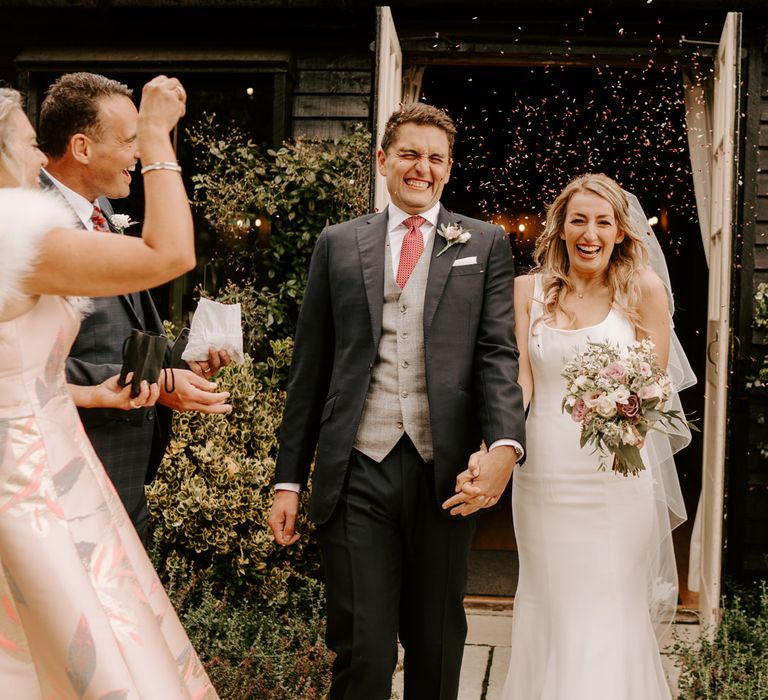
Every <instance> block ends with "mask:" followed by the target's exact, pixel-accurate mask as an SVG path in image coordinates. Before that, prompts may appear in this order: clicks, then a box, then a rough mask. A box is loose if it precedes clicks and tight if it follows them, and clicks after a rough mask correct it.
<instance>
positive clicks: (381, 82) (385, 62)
mask: <svg viewBox="0 0 768 700" xmlns="http://www.w3.org/2000/svg"><path fill="white" fill-rule="evenodd" d="M402 76H403V53H402V51H401V50H400V41H399V40H398V38H397V30H396V29H395V23H394V21H393V19H392V12H391V11H390V9H389V7H386V6H385V7H377V8H376V89H375V93H374V100H373V118H374V124H373V127H374V128H373V137H374V139H375V141H374V143H373V144H372V146H373V149H374V151H375V150H376V149H378V147H379V144H380V143H381V137H382V135H383V134H384V126H385V125H386V123H387V119H388V118H389V115H390V114H392V112H394V111H395V110H396V109H397V107H398V105H399V104H400V101H401V100H402V93H403V87H402V84H403V81H402ZM371 181H372V187H373V192H372V200H373V208H374V209H375V210H376V211H382V210H383V209H384V207H386V206H387V203H388V202H389V195H388V194H387V183H386V180H385V179H384V176H383V175H380V174H379V170H378V168H377V167H376V159H375V158H374V159H373V176H372V178H371Z"/></svg>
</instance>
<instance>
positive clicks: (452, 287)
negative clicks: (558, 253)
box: [275, 207, 525, 523]
mask: <svg viewBox="0 0 768 700" xmlns="http://www.w3.org/2000/svg"><path fill="white" fill-rule="evenodd" d="M454 223H455V224H459V225H462V226H463V227H464V228H465V229H469V230H470V231H471V233H472V237H471V239H470V240H469V241H468V242H467V243H465V244H457V245H454V246H452V247H451V248H449V249H448V250H447V251H446V252H445V253H443V254H441V255H439V256H438V253H439V252H440V250H441V249H442V247H443V244H444V240H443V239H442V238H438V239H436V241H435V246H434V250H433V253H432V255H433V258H432V260H431V261H430V269H429V278H428V281H427V290H426V295H425V299H424V317H423V324H424V345H425V356H426V374H427V394H428V397H427V398H428V402H429V409H430V419H431V423H432V436H433V447H434V473H435V501H436V507H439V504H440V503H441V502H442V501H443V500H445V499H446V498H448V497H449V496H450V495H452V494H453V492H454V486H455V479H456V475H457V474H459V473H460V472H461V471H463V470H464V469H466V467H467V460H468V458H469V455H470V454H471V453H472V452H474V451H475V450H477V449H478V447H479V445H480V441H481V439H484V440H485V441H486V443H487V444H491V443H492V442H494V441H495V440H498V439H501V438H511V439H514V440H517V441H518V442H520V444H521V445H523V446H524V444H525V438H524V435H525V418H524V413H523V399H522V392H521V390H520V387H519V386H518V384H517V358H518V352H517V347H516V345H515V339H514V314H513V303H512V287H513V279H514V266H513V263H512V255H511V250H510V246H509V242H508V240H507V238H506V235H505V233H504V231H503V230H502V229H501V228H500V227H498V226H494V225H492V224H489V223H487V222H483V221H478V220H475V219H469V218H466V217H461V216H459V215H456V214H452V213H450V212H448V211H447V210H445V209H444V208H442V207H441V209H440V214H439V217H438V228H439V227H440V226H441V225H442V224H447V225H450V224H454ZM435 235H439V234H437V233H436V234H435ZM386 238H387V213H386V212H383V213H379V214H369V215H366V216H363V217H360V218H358V219H355V220H353V221H349V222H345V223H343V224H338V225H335V226H330V227H328V228H326V229H325V230H324V231H323V232H322V234H321V235H320V237H319V239H318V241H317V245H316V248H315V251H314V254H313V256H312V262H311V264H310V269H309V279H308V284H307V290H306V293H305V295H304V301H303V304H302V308H301V312H300V314H299V322H298V326H297V331H296V341H295V348H294V355H293V362H292V366H291V373H290V378H289V383H288V395H287V400H286V407H285V413H284V417H283V424H282V427H281V430H280V438H281V440H280V451H279V455H278V459H277V466H276V475H275V480H276V481H277V482H293V483H301V484H306V483H307V480H308V478H309V472H310V466H311V463H312V457H313V454H314V452H315V448H317V455H316V459H315V469H314V474H313V476H312V501H311V506H310V516H311V518H312V519H313V520H314V521H315V522H316V523H323V522H325V520H327V519H328V518H329V517H330V515H331V514H332V512H333V510H334V508H335V506H336V503H337V502H338V499H339V496H340V494H341V491H342V487H343V484H344V479H345V476H346V472H347V466H348V463H349V458H350V455H351V451H352V445H353V443H354V439H355V435H356V433H357V428H358V424H359V421H360V416H361V413H362V409H363V404H364V402H365V396H366V393H367V391H368V385H369V382H370V377H371V370H372V368H373V364H374V363H375V362H376V357H377V348H378V343H379V339H380V337H381V322H382V307H383V294H384V265H385V264H387V263H388V262H389V261H388V260H386V255H387V249H386ZM460 257H461V258H467V257H475V258H476V263H475V264H469V265H461V266H454V265H453V263H454V261H455V260H456V259H457V258H460Z"/></svg>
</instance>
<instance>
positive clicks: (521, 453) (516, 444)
mask: <svg viewBox="0 0 768 700" xmlns="http://www.w3.org/2000/svg"><path fill="white" fill-rule="evenodd" d="M504 445H506V446H508V447H514V448H515V452H517V461H518V462H519V461H520V460H521V459H522V458H523V457H524V456H525V450H523V446H522V445H521V444H520V443H519V442H518V441H517V440H510V439H509V438H502V439H501V440H496V441H494V442H492V443H491V446H490V447H489V448H488V451H489V452H490V451H491V450H493V449H495V448H496V447H502V446H504Z"/></svg>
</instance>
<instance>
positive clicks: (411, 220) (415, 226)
mask: <svg viewBox="0 0 768 700" xmlns="http://www.w3.org/2000/svg"><path fill="white" fill-rule="evenodd" d="M425 221H426V219H425V218H424V217H423V216H418V215H417V216H409V217H408V218H407V219H406V220H405V221H403V226H405V227H406V228H407V229H408V232H407V233H406V234H405V238H404V239H403V247H402V248H401V249H400V264H399V265H398V266H397V278H396V280H397V286H398V287H400V289H402V288H403V287H405V284H406V282H408V278H409V277H410V276H411V273H412V272H413V268H414V267H416V263H417V262H419V258H420V257H421V254H422V253H423V252H424V238H423V237H422V235H421V225H422V224H423V223H424V222H425Z"/></svg>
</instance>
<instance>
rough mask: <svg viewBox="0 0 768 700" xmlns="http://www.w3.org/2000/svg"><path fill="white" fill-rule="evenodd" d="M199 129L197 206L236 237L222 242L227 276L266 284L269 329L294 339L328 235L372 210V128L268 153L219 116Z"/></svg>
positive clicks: (195, 141)
mask: <svg viewBox="0 0 768 700" xmlns="http://www.w3.org/2000/svg"><path fill="white" fill-rule="evenodd" d="M189 137H190V142H191V144H192V146H193V148H194V152H195V164H196V169H197V170H198V174H197V175H194V176H193V177H192V180H193V182H194V187H195V192H194V199H193V204H194V205H195V206H196V208H197V209H198V210H200V211H201V212H202V213H203V215H204V216H205V218H206V220H207V221H208V222H209V224H210V225H211V226H212V227H213V228H214V230H215V231H216V232H217V234H218V236H219V239H220V240H226V241H227V242H228V245H221V246H217V250H218V251H219V252H218V255H219V259H218V261H217V262H218V264H219V266H220V267H221V268H222V271H221V273H220V276H221V277H222V278H224V279H228V280H230V281H231V282H233V283H234V284H235V285H237V286H238V287H241V288H242V287H243V286H247V285H254V286H255V285H256V284H259V285H261V288H260V291H262V292H263V297H262V298H261V300H260V303H261V304H262V305H263V309H264V314H265V317H266V319H267V321H266V327H267V335H268V337H269V338H270V339H275V338H281V337H292V336H293V333H294V330H295V324H296V318H297V317H298V310H299V306H300V304H301V300H302V298H303V296H304V290H305V288H306V285H307V272H308V269H309V259H310V257H311V255H312V251H313V250H314V247H315V241H316V240H317V237H318V235H319V234H320V232H321V231H322V229H323V228H324V227H325V226H326V225H327V224H328V223H338V222H341V221H344V220H346V219H350V218H353V217H355V216H359V215H360V214H363V213H365V212H366V211H368V209H369V201H370V200H369V197H370V162H371V137H370V133H369V132H368V130H367V128H366V127H364V126H363V125H357V126H356V127H354V128H353V129H352V130H351V131H350V132H349V133H348V134H346V135H344V136H342V137H340V138H338V139H336V140H334V141H323V140H316V139H305V138H298V139H295V140H293V141H286V142H285V143H283V145H282V146H281V147H280V148H279V149H278V150H276V151H273V150H269V151H266V152H265V151H263V150H262V149H260V148H259V147H258V146H256V145H255V144H253V143H252V142H251V141H250V140H249V139H248V138H247V137H246V135H245V134H243V133H242V132H241V131H240V130H239V129H238V128H237V127H234V126H231V127H225V126H222V125H220V124H217V123H216V120H215V115H212V116H208V117H207V118H206V119H205V120H203V122H202V123H200V124H198V125H197V126H196V127H194V128H192V129H191V130H190V131H189ZM257 219H259V220H260V221H261V222H262V224H261V226H259V227H257V226H256V223H255V222H256V220H257ZM256 280H258V283H256V282H255V281H256Z"/></svg>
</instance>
